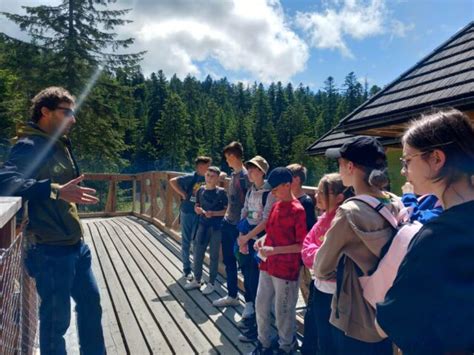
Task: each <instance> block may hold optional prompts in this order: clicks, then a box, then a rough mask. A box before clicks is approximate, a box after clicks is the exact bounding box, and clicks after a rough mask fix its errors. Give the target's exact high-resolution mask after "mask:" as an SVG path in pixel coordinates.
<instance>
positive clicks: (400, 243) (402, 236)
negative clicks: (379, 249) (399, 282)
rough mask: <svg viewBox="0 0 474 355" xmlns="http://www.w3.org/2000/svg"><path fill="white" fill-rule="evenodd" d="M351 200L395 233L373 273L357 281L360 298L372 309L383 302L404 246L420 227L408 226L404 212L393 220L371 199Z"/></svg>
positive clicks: (367, 197) (368, 197)
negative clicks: (369, 209)
mask: <svg viewBox="0 0 474 355" xmlns="http://www.w3.org/2000/svg"><path fill="white" fill-rule="evenodd" d="M353 199H356V200H359V201H362V202H365V203H366V204H368V205H369V206H371V207H372V208H374V209H375V210H376V211H377V212H378V213H380V215H381V216H382V217H383V218H385V219H386V220H387V221H388V222H389V223H390V225H391V226H392V227H393V228H394V229H395V231H396V233H395V236H394V237H393V238H392V240H391V241H389V242H388V249H387V248H386V247H384V249H385V250H386V252H385V254H383V253H382V255H383V256H382V258H381V259H380V261H379V263H378V265H377V268H376V270H375V271H374V272H373V273H372V274H371V275H368V276H360V277H359V282H360V285H361V287H362V289H363V295H364V298H365V299H366V301H367V302H369V303H370V305H372V307H374V308H375V307H376V304H377V303H379V302H382V301H383V300H384V299H385V295H386V293H387V291H388V290H389V289H390V287H392V285H393V281H394V280H395V277H396V276H397V272H398V268H399V267H400V264H401V263H402V260H403V259H404V258H405V255H406V253H407V250H408V245H409V244H410V242H411V240H412V239H413V237H414V236H415V234H416V233H418V231H419V230H420V228H421V227H422V226H423V225H422V224H421V223H420V222H418V221H414V222H409V215H408V214H407V210H406V209H402V210H401V212H400V213H399V215H398V217H395V216H394V215H393V214H392V213H391V212H390V210H389V209H388V207H387V206H385V205H384V204H383V203H381V202H380V201H379V200H378V199H376V198H375V197H372V196H369V195H359V196H355V197H352V198H351V200H353Z"/></svg>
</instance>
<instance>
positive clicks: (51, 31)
mask: <svg viewBox="0 0 474 355" xmlns="http://www.w3.org/2000/svg"><path fill="white" fill-rule="evenodd" d="M107 3H108V2H107V1H101V2H88V1H86V2H84V1H79V0H69V1H63V3H62V4H61V5H59V6H56V7H52V6H37V7H28V8H26V12H27V15H24V16H20V15H15V14H3V15H4V16H6V17H7V18H8V19H9V20H11V21H14V22H15V23H17V24H18V25H19V27H20V28H21V29H22V30H25V31H26V32H27V33H28V34H29V35H30V37H31V42H30V43H25V42H22V41H19V40H17V39H13V38H10V37H8V36H6V35H4V34H0V161H1V158H2V155H5V152H6V151H7V149H8V145H9V139H10V138H11V137H13V136H14V135H15V124H16V123H18V122H21V121H25V120H28V115H29V114H28V109H29V100H30V99H31V98H32V96H33V95H34V94H35V93H37V92H38V91H39V90H41V89H42V88H44V87H46V86H50V85H62V86H65V87H66V88H67V89H69V90H70V91H71V92H72V93H73V94H74V95H75V96H76V97H77V99H78V106H79V107H78V108H79V110H78V116H77V125H76V127H75V129H74V130H73V131H72V134H71V135H72V137H71V138H72V140H73V143H74V145H75V151H76V152H77V156H78V160H79V162H80V165H81V167H82V170H83V171H88V172H139V171H146V170H178V171H185V170H190V169H192V161H193V159H194V157H195V156H197V155H200V154H205V155H210V156H211V157H212V158H213V159H214V161H215V163H216V164H217V165H220V166H221V167H223V168H224V169H226V170H227V171H228V169H227V167H226V166H225V162H224V160H223V158H222V155H221V151H222V148H223V147H224V146H225V145H226V144H227V143H229V142H230V141H232V140H238V141H240V142H242V143H243V145H244V148H245V156H246V158H250V157H252V156H253V155H255V154H260V155H262V156H264V157H265V158H266V159H267V160H268V161H269V163H270V165H271V166H272V167H275V166H279V165H286V164H288V163H291V162H301V163H303V164H305V165H306V166H308V168H309V169H310V172H311V176H310V182H311V183H314V182H315V181H316V178H317V177H319V176H320V175H321V174H322V173H324V172H326V171H327V170H328V169H333V168H334V167H332V166H331V167H330V166H327V164H329V163H328V162H326V161H325V160H318V159H316V158H313V157H309V156H307V155H305V152H304V151H305V148H306V147H307V146H308V145H309V144H311V143H312V142H313V141H314V140H315V139H317V138H318V137H320V136H321V135H323V134H324V133H326V132H327V131H328V130H329V129H330V128H331V127H333V126H334V125H335V124H337V122H338V121H339V120H340V119H341V118H342V117H344V116H345V115H346V114H348V113H349V112H351V111H352V110H353V109H354V108H356V107H357V106H358V105H360V104H361V103H362V102H363V101H365V100H366V99H367V98H368V97H369V96H371V95H373V94H374V93H376V92H377V91H378V90H380V88H378V87H377V86H372V87H370V88H369V87H368V85H367V84H365V85H363V84H361V83H360V82H359V80H358V78H357V76H356V74H355V73H353V72H350V73H349V74H348V75H347V76H346V78H345V80H344V82H343V83H336V82H335V81H334V79H333V78H332V77H331V76H329V77H328V78H327V80H326V81H325V82H324V86H323V87H322V88H321V89H319V90H317V91H312V90H310V88H309V87H307V86H305V85H304V84H300V85H298V86H297V87H294V86H293V85H292V84H291V83H281V82H276V83H271V84H265V85H264V84H262V83H257V82H255V83H253V84H251V85H247V84H243V83H241V82H237V83H233V82H229V81H228V80H227V79H226V78H211V77H210V76H207V77H206V78H205V79H204V80H199V79H198V78H195V77H192V76H187V77H185V78H178V77H177V76H176V75H173V76H171V77H166V75H165V74H164V73H163V71H161V70H159V68H157V70H156V72H154V73H151V75H149V76H145V75H143V73H142V72H141V68H140V65H139V64H140V60H141V58H142V57H143V55H144V53H132V54H120V50H122V51H123V50H125V49H126V48H128V47H129V46H130V45H131V44H132V43H133V39H132V38H127V39H118V38H116V34H115V33H114V32H113V30H114V28H115V27H116V26H121V25H123V24H126V23H127V20H126V19H125V17H126V14H127V12H128V10H120V11H118V10H108V9H107ZM91 19H92V20H91ZM4 20H5V17H4ZM102 29H103V30H102ZM108 49H113V50H117V51H118V52H111V53H108V52H107V50H108Z"/></svg>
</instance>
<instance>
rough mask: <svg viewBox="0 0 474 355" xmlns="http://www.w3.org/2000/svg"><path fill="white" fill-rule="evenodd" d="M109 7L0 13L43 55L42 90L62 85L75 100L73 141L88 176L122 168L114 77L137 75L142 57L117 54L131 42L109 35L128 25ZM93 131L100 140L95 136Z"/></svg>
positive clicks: (68, 0) (70, 4)
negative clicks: (122, 73) (133, 72)
mask: <svg viewBox="0 0 474 355" xmlns="http://www.w3.org/2000/svg"><path fill="white" fill-rule="evenodd" d="M112 2H114V0H63V1H62V2H61V3H60V4H59V5H57V6H45V5H41V6H24V7H23V9H24V10H25V11H26V15H19V14H12V13H5V12H3V13H2V14H3V15H5V16H6V17H7V18H8V19H10V20H11V21H13V22H15V23H16V24H18V25H19V27H20V29H21V30H23V31H26V32H27V33H28V34H29V35H30V37H31V39H32V42H33V43H34V44H35V45H36V46H38V47H40V48H42V50H44V51H45V52H46V53H47V56H46V58H45V60H43V61H42V63H39V67H40V69H41V68H42V70H43V73H44V76H45V79H46V80H45V83H44V84H45V86H46V85H52V84H54V85H63V86H65V87H66V88H67V89H68V90H69V91H71V92H72V93H73V94H75V95H77V96H78V97H79V98H80V99H79V100H78V101H79V102H80V103H81V106H80V107H78V109H79V116H78V118H79V119H78V124H77V128H76V129H75V130H73V132H72V135H73V137H74V138H75V142H76V144H77V146H78V148H79V151H78V154H77V155H78V157H79V158H80V160H82V163H83V164H84V165H83V167H84V168H85V169H87V170H102V171H103V170H117V169H120V168H121V167H123V166H124V164H125V161H124V160H123V159H122V156H121V154H122V152H124V151H125V149H126V144H125V141H124V140H125V134H126V131H127V125H128V124H129V117H125V116H126V114H124V110H122V109H121V107H122V106H123V104H124V98H125V97H126V96H127V94H125V93H126V92H129V91H127V90H126V89H125V88H124V87H122V86H121V85H120V83H119V82H118V81H117V80H116V77H115V73H117V70H118V69H119V68H124V69H125V70H126V71H130V70H131V69H136V66H137V64H138V62H139V61H140V60H141V58H142V56H143V53H134V54H119V53H116V51H117V50H120V49H124V48H127V47H129V46H130V45H131V44H132V43H133V39H132V38H126V39H118V38H117V34H116V33H115V32H113V30H114V29H115V27H116V26H120V25H124V24H127V23H128V22H130V21H128V20H125V19H123V16H125V15H126V14H127V13H128V12H129V11H130V10H109V9H107V5H109V4H110V3H112ZM108 49H110V50H111V52H107V50H108ZM120 95H124V96H122V97H120ZM83 100H84V101H83ZM98 128H100V135H97V136H96V135H95V133H94V132H96V131H97V129H98ZM79 132H80V133H79ZM99 152H100V153H99Z"/></svg>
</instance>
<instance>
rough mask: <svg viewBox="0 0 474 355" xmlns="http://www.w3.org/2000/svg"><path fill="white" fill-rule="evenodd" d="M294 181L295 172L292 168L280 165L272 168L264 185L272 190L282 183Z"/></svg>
mask: <svg viewBox="0 0 474 355" xmlns="http://www.w3.org/2000/svg"><path fill="white" fill-rule="evenodd" d="M292 181H293V174H292V173H291V171H290V169H288V168H285V167H283V166H280V167H278V168H275V169H273V170H272V172H271V173H270V175H269V176H268V180H267V182H266V183H265V185H264V188H265V189H268V190H271V189H274V188H275V187H277V186H278V185H281V184H286V183H288V182H289V183H291V182H292Z"/></svg>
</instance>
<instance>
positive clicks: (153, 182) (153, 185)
mask: <svg viewBox="0 0 474 355" xmlns="http://www.w3.org/2000/svg"><path fill="white" fill-rule="evenodd" d="M158 176H159V174H158V173H152V174H151V178H150V204H151V205H150V207H151V213H150V215H151V218H154V217H156V215H157V213H158V205H157V203H156V198H157V190H158V182H157V180H158Z"/></svg>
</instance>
